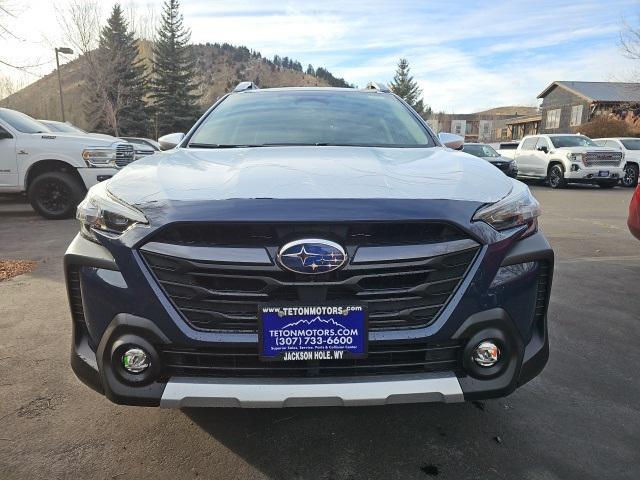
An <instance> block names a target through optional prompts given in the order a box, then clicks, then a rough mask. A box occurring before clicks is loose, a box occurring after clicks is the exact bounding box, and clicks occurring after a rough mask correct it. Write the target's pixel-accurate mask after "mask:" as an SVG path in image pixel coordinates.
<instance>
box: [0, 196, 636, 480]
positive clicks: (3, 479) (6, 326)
mask: <svg viewBox="0 0 640 480" xmlns="http://www.w3.org/2000/svg"><path fill="white" fill-rule="evenodd" d="M532 190H533V192H534V195H535V196H536V197H537V198H538V199H539V200H540V203H541V204H542V207H543V210H544V214H543V217H542V219H541V226H542V228H543V230H544V231H545V233H546V235H547V237H548V238H549V240H550V242H551V244H552V246H553V247H554V249H555V251H556V256H557V258H556V270H555V277H554V282H553V289H552V301H551V306H550V309H549V326H550V342H551V356H550V361H549V364H548V365H547V367H546V369H545V370H544V371H543V372H542V374H541V375H540V376H539V377H538V378H536V379H534V380H533V381H531V382H530V383H529V384H527V385H525V386H524V387H522V388H521V389H519V390H518V391H516V392H515V393H514V394H512V395H510V396H509V397H506V398H503V399H498V400H490V401H485V402H480V403H468V404H453V405H442V404H416V405H399V406H390V407H362V408H320V409H319V408H314V409H282V410H233V409H224V410H215V409H202V410H200V409H191V410H184V411H179V410H160V409H156V408H140V407H124V406H118V405H114V404H111V403H110V402H109V401H108V400H106V399H105V398H103V397H101V396H100V395H98V394H96V393H94V392H93V391H92V390H90V389H89V388H87V387H85V386H84V385H82V384H81V383H80V382H79V381H78V380H77V379H76V378H75V377H74V375H73V373H72V372H71V369H70V367H69V349H70V333H71V329H70V323H71V320H70V315H69V310H68V306H67V300H66V296H65V289H64V283H63V274H62V255H63V253H64V251H65V248H66V246H67V245H68V243H69V242H70V241H71V239H72V238H73V236H74V235H75V233H76V231H77V224H76V222H75V221H74V220H67V221H47V220H43V219H41V218H39V217H38V216H37V215H36V214H35V213H34V212H33V211H32V210H31V208H30V207H29V205H28V204H25V203H24V202H23V201H22V200H20V199H12V198H10V197H7V198H0V259H24V260H36V261H37V262H38V266H37V268H36V269H35V270H34V271H33V272H31V273H29V274H25V275H22V276H19V277H15V278H13V279H11V280H7V281H4V282H0V480H12V479H57V478H70V479H71V478H72V479H93V478H99V479H125V478H139V479H147V478H154V479H164V478H171V479H176V478H178V479H190V478H211V479H230V478H242V479H264V478H271V479H327V480H328V479H333V480H347V479H354V480H355V479H414V478H415V479H429V478H436V477H437V478H439V479H467V478H470V479H494V478H495V479H525V480H533V479H540V480H552V479H563V480H564V479H587V478H598V479H637V478H639V477H640V380H639V376H638V366H639V365H640V349H639V348H638V339H639V338H640V295H639V294H638V292H639V287H640V242H639V241H637V240H635V239H634V238H633V237H632V236H631V235H630V234H629V232H628V231H627V228H626V223H625V219H626V213H627V206H628V203H629V199H630V198H631V193H632V192H631V190H628V189H622V188H616V189H614V190H601V189H599V188H596V187H593V188H592V187H574V188H570V189H566V190H559V191H555V190H550V189H549V188H546V187H542V186H533V187H532Z"/></svg>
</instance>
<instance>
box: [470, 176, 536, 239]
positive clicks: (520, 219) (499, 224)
mask: <svg viewBox="0 0 640 480" xmlns="http://www.w3.org/2000/svg"><path fill="white" fill-rule="evenodd" d="M540 213H541V210H540V204H539V203H538V201H537V200H536V199H535V198H533V195H531V192H530V191H529V187H527V186H526V185H525V184H524V183H522V182H518V181H514V182H513V188H512V189H511V192H510V193H509V195H507V196H506V197H504V198H503V199H502V200H500V201H498V202H496V203H493V204H491V205H487V206H486V207H482V208H481V209H480V210H478V211H477V212H476V214H475V215H474V216H473V220H475V221H480V222H485V223H488V224H489V225H491V226H492V227H493V228H495V229H496V230H506V229H508V228H513V227H517V226H520V225H535V221H536V218H538V216H540Z"/></svg>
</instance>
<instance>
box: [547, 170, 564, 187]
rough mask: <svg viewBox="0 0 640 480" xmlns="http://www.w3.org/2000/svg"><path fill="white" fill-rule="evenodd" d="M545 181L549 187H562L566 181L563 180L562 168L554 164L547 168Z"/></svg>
mask: <svg viewBox="0 0 640 480" xmlns="http://www.w3.org/2000/svg"><path fill="white" fill-rule="evenodd" d="M547 182H549V186H550V187H551V188H564V186H565V185H566V184H567V183H566V182H565V180H564V170H562V167H561V166H560V165H554V166H552V167H551V168H550V169H549V173H548V174H547Z"/></svg>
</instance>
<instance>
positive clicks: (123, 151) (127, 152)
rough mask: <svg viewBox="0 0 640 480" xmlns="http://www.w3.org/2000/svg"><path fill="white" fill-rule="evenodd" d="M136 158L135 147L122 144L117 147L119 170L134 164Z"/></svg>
mask: <svg viewBox="0 0 640 480" xmlns="http://www.w3.org/2000/svg"><path fill="white" fill-rule="evenodd" d="M134 158H135V152H134V150H133V145H131V144H130V143H120V144H118V146H117V147H116V166H117V167H118V168H122V167H125V166H127V165H129V164H130V163H131V162H133V160H134Z"/></svg>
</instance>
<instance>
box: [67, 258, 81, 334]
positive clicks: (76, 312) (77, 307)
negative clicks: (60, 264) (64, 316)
mask: <svg viewBox="0 0 640 480" xmlns="http://www.w3.org/2000/svg"><path fill="white" fill-rule="evenodd" d="M67 289H68V292H69V305H70V307H71V317H72V318H73V320H74V321H76V322H78V323H85V320H84V308H83V307H82V292H81V291H80V267H79V266H78V265H70V266H69V267H68V269H67Z"/></svg>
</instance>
